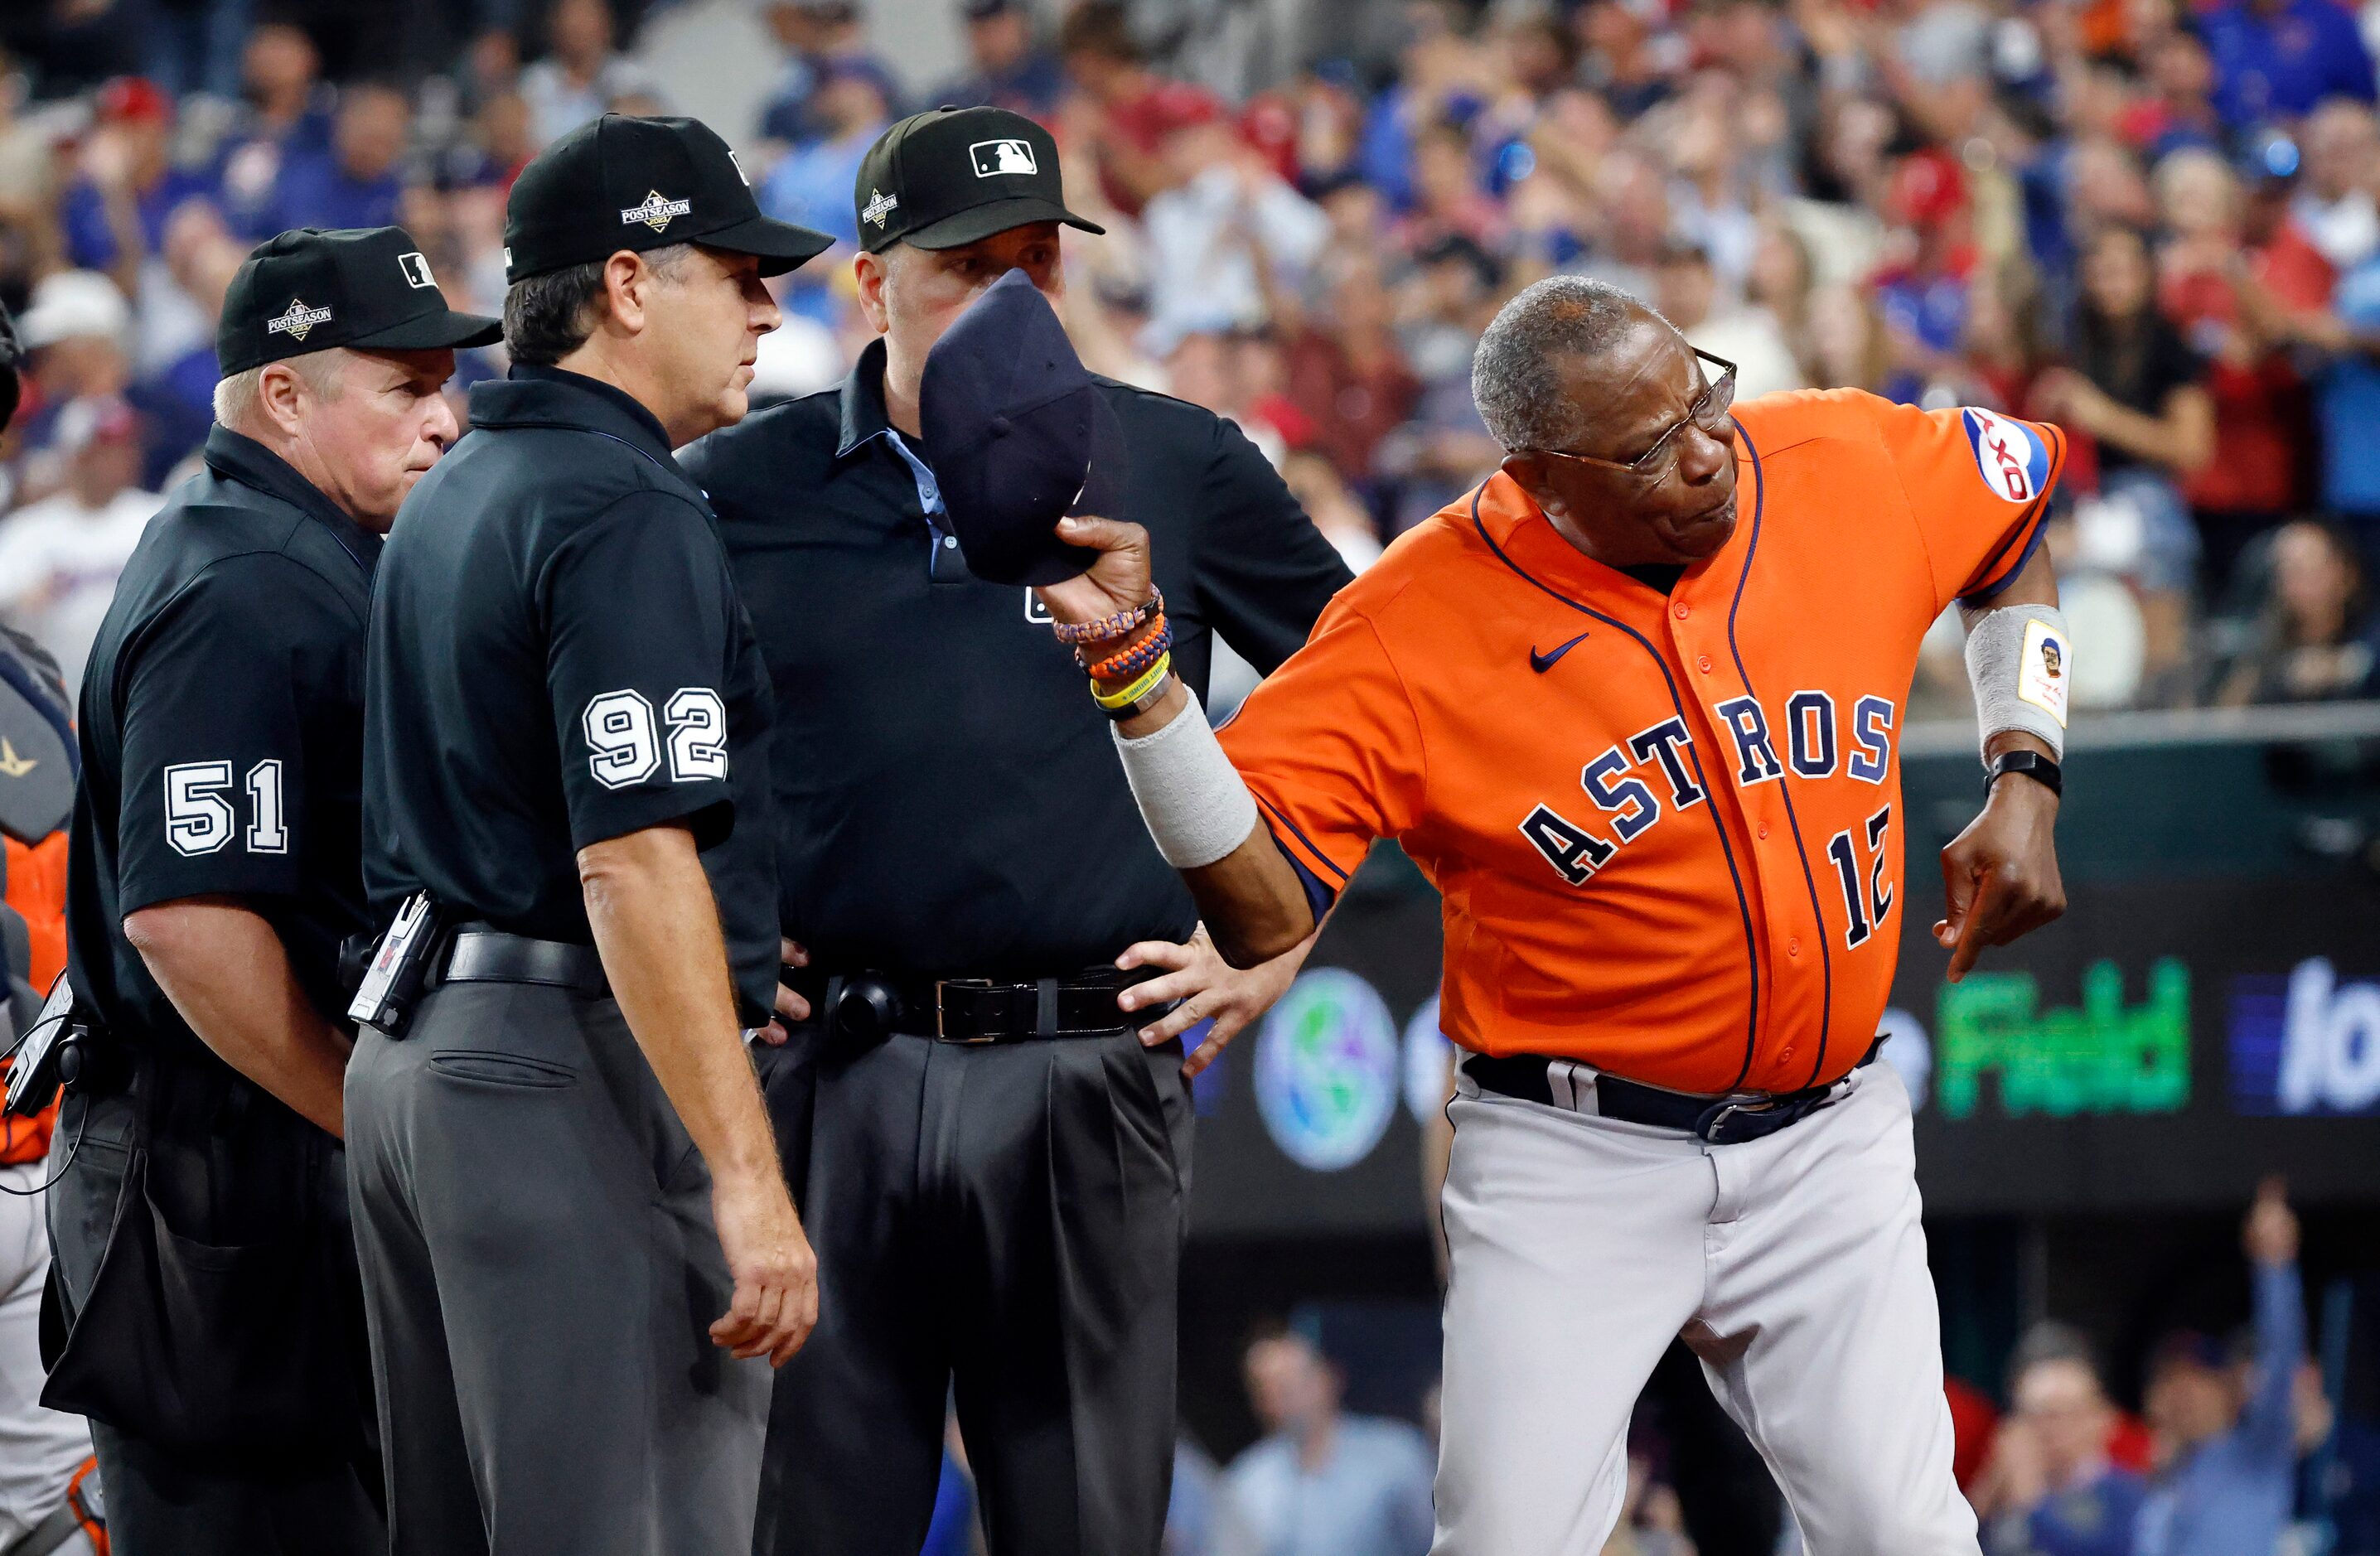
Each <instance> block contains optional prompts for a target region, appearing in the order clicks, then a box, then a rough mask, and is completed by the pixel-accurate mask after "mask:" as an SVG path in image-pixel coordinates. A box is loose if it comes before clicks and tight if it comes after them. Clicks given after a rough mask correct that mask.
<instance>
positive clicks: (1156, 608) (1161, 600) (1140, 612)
mask: <svg viewBox="0 0 2380 1556" xmlns="http://www.w3.org/2000/svg"><path fill="white" fill-rule="evenodd" d="M1162 614H1165V591H1164V590H1161V589H1160V588H1158V587H1157V586H1156V585H1155V584H1153V583H1152V584H1150V585H1149V586H1148V598H1147V599H1146V600H1144V601H1142V602H1140V603H1139V604H1137V605H1135V606H1134V607H1133V608H1132V609H1131V610H1129V611H1118V612H1116V613H1115V614H1113V615H1110V616H1101V617H1100V618H1099V620H1097V621H1087V622H1083V623H1081V624H1079V625H1075V624H1072V623H1068V622H1060V623H1059V624H1058V627H1057V631H1058V641H1060V642H1061V643H1104V642H1107V641H1108V640H1110V639H1111V638H1121V637H1123V636H1124V635H1125V634H1126V633H1128V632H1131V631H1132V630H1133V629H1134V628H1135V627H1137V626H1140V625H1141V624H1142V623H1144V622H1146V621H1147V620H1149V619H1150V618H1151V617H1153V616H1159V615H1162Z"/></svg>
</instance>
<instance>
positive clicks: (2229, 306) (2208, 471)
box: [2157, 225, 2332, 514]
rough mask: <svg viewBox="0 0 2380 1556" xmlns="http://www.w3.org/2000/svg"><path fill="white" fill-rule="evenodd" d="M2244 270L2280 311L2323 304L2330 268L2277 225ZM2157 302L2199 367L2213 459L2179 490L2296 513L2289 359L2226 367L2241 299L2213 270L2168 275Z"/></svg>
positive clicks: (2236, 505) (2301, 416) (2304, 423)
mask: <svg viewBox="0 0 2380 1556" xmlns="http://www.w3.org/2000/svg"><path fill="white" fill-rule="evenodd" d="M2248 265H2249V269H2250V271H2251V272H2252V273H2253V274H2254V275H2255V277H2256V279H2257V280H2259V281H2261V282H2263V283H2264V284H2265V286H2266V287H2267V288H2268V289H2269V290H2270V291H2271V292H2272V294H2273V296H2274V297H2275V298H2277V299H2278V300H2279V301H2280V302H2281V304H2282V305H2283V306H2285V307H2288V308H2291V309H2309V308H2320V307H2322V306H2324V304H2325V303H2326V302H2327V301H2328V300H2329V298H2330V287H2331V281H2332V275H2331V269H2330V265H2329V262H2328V261H2325V259H2324V258H2323V257H2322V255H2321V254H2320V253H2318V252H2316V251H2315V249H2314V247H2313V245H2312V244H2311V243H2309V242H2307V241H2306V239H2305V237H2304V236H2303V235H2302V234H2301V233H2300V232H2299V231H2298V230H2297V228H2296V227H2294V226H2290V225H2284V226H2282V227H2281V228H2280V230H2279V231H2278V232H2277V233H2276V234H2275V236H2274V237H2273V241H2272V242H2271V243H2269V244H2267V245H2265V247H2264V248H2262V249H2254V250H2252V251H2251V253H2250V255H2249V261H2248ZM2157 302H2158V306H2160V307H2161V308H2163V309H2164V310H2165V311H2166V314H2167V316H2168V318H2170V319H2172V320H2173V322H2174V323H2175V325H2176V326H2177V327H2178V328H2179V329H2180V331H2181V332H2182V334H2183V335H2184V336H2185V337H2187V338H2188V339H2189V341H2190V343H2191V344H2192V346H2196V347H2197V348H2198V349H2199V350H2200V351H2201V352H2203V353H2204V354H2205V356H2206V358H2207V359H2208V366H2207V371H2206V389H2207V393H2208V394H2209V395H2212V396H2213V398H2214V401H2215V457H2214V458H2213V459H2212V460H2210V461H2208V462H2207V465H2206V468H2204V469H2203V470H2201V471H2199V472H2198V473H2197V474H2196V475H2195V476H2192V478H2191V479H2190V480H2189V482H2188V484H2187V485H2185V486H2184V487H2183V489H2182V493H2183V495H2184V496H2186V497H2188V498H2189V499H2190V504H2191V506H2192V507H2194V508H2203V509H2206V510H2209V511H2212V512H2218V513H2274V514H2277V513H2284V512H2287V511H2288V510H2289V509H2290V508H2292V507H2294V506H2296V505H2297V502H2298V498H2299V486H2300V481H2299V474H2300V472H2301V470H2302V469H2304V468H2305V466H2306V457H2305V456H2306V453H2307V450H2308V447H2309V440H2310V439H2311V437H2312V435H2313V428H2312V424H2311V422H2310V420H2309V419H2308V407H2307V404H2306V395H2305V384H2304V382H2303V381H2302V380H2301V379H2300V378H2299V376H2298V373H2297V370H2296V369H2295V368H2294V367H2292V366H2291V365H2290V364H2289V358H2288V356H2287V355H2286V354H2284V353H2282V352H2279V351H2266V352H2265V353H2264V354H2263V355H2261V356H2259V357H2257V358H2255V359H2253V360H2251V361H2247V362H2240V361H2234V360H2228V359H2226V358H2225V355H2224V353H2223V350H2222V346H2223V343H2224V341H2225V339H2226V337H2228V335H2229V334H2231V332H2233V331H2234V330H2236V329H2238V328H2239V327H2240V299H2239V296H2238V294H2237V293H2236V292H2235V291H2234V290H2233V289H2232V285H2231V282H2230V280H2229V279H2228V278H2227V277H2226V276H2224V275H2223V274H2220V273H2218V272H2216V271H2211V270H2202V271H2190V272H2182V273H2179V274H2169V275H2168V276H2167V277H2166V278H2165V281H2164V283H2163V284H2162V285H2161V286H2159V287H2158V289H2157Z"/></svg>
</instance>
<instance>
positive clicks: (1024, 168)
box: [967, 140, 1041, 178]
mask: <svg viewBox="0 0 2380 1556" xmlns="http://www.w3.org/2000/svg"><path fill="white" fill-rule="evenodd" d="M967 155H968V156H969V157H971V158H973V159H974V162H975V176H977V177H978V178H996V177H998V176H1001V175H1002V174H1003V173H1038V172H1040V171H1041V164H1038V163H1037V162H1035V161H1034V160H1033V143H1032V142H1031V141H1029V140H978V141H977V142H976V143H975V144H974V145H972V146H969V147H968V148H967Z"/></svg>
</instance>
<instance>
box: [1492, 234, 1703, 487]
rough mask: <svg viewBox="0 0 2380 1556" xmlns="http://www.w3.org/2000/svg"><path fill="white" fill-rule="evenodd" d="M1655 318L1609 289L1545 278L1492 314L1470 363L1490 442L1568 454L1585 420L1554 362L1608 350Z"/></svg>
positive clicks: (1572, 278) (1574, 278) (1579, 278)
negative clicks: (1563, 450)
mask: <svg viewBox="0 0 2380 1556" xmlns="http://www.w3.org/2000/svg"><path fill="white" fill-rule="evenodd" d="M1647 317H1652V318H1658V317H1659V315H1658V314H1656V313H1654V312H1653V310H1651V309H1649V308H1647V307H1645V305H1644V304H1643V303H1641V302H1638V301H1637V300H1636V299H1635V298H1632V297H1630V296H1629V295H1628V294H1627V293H1625V292H1623V291H1621V289H1620V288H1619V287H1617V286H1612V285H1610V284H1609V282H1603V281H1590V280H1588V279H1587V278H1586V277H1585V276H1583V275H1548V276H1547V277H1546V278H1545V279H1544V280H1543V281H1539V282H1537V283H1536V284H1535V285H1534V286H1528V287H1525V288H1524V289H1523V290H1522V292H1521V293H1520V295H1519V296H1517V297H1515V298H1513V299H1512V301H1511V302H1508V303H1506V304H1505V305H1504V306H1503V308H1502V309H1501V310H1500V311H1499V312H1498V313H1497V315H1496V318H1495V321H1494V322H1492V323H1490V324H1489V325H1488V330H1487V333H1486V334H1482V335H1481V336H1480V337H1479V350H1478V352H1477V354H1476V355H1475V356H1474V357H1473V358H1472V359H1471V397H1472V398H1473V399H1474V400H1475V401H1477V402H1478V405H1479V418H1480V419H1481V420H1483V421H1485V422H1487V423H1488V436H1490V437H1492V438H1494V439H1495V440H1496V441H1497V442H1498V443H1500V444H1503V445H1504V446H1505V447H1506V448H1508V449H1521V448H1557V449H1558V448H1569V447H1571V446H1573V445H1574V444H1577V443H1578V442H1579V441H1580V440H1581V439H1583V438H1585V436H1586V432H1587V426H1586V418H1585V416H1584V415H1582V414H1581V413H1580V411H1579V409H1578V407H1576V406H1575V405H1573V404H1572V403H1571V400H1570V397H1569V396H1568V395H1566V394H1565V393H1564V392H1563V386H1562V379H1561V369H1560V359H1563V358H1566V357H1593V356H1595V355H1597V353H1599V352H1602V351H1604V350H1606V349H1608V348H1609V346H1611V344H1612V342H1614V341H1615V340H1617V339H1619V338H1620V335H1621V332H1622V331H1624V330H1626V329H1627V328H1628V327H1629V326H1630V325H1631V324H1633V323H1635V322H1638V321H1640V320H1642V319H1645V318H1647Z"/></svg>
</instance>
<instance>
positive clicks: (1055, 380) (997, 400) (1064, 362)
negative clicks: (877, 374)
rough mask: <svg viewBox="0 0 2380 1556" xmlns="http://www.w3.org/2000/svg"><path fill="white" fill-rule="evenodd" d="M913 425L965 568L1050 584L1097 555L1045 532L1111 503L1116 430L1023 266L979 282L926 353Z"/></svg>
mask: <svg viewBox="0 0 2380 1556" xmlns="http://www.w3.org/2000/svg"><path fill="white" fill-rule="evenodd" d="M917 423H918V431H920V432H923V433H924V434H925V440H926V451H927V453H928V454H929V456H931V457H932V461H933V467H934V479H935V480H936V482H937V483H938V484H939V485H940V486H941V492H942V504H943V506H944V508H946V509H947V510H948V512H949V515H950V520H951V530H952V533H953V534H955V535H956V536H957V537H958V541H959V551H960V553H961V554H963V555H964V556H965V558H966V565H967V571H969V572H971V573H973V574H975V576H976V577H979V578H984V579H988V580H989V581H990V582H992V583H998V584H1048V583H1056V582H1058V581H1059V580H1060V579H1062V578H1071V577H1074V576H1075V574H1077V573H1080V572H1082V571H1083V570H1084V569H1086V568H1087V567H1088V566H1090V565H1091V564H1092V563H1093V562H1094V561H1096V560H1098V557H1099V553H1098V552H1096V551H1093V550H1091V549H1089V548H1087V547H1085V546H1070V545H1068V544H1066V543H1065V542H1064V541H1061V540H1060V539H1058V537H1057V536H1056V534H1054V533H1053V532H1052V531H1053V530H1054V529H1055V527H1056V525H1057V523H1058V519H1059V517H1060V516H1061V515H1062V514H1066V513H1092V514H1100V515H1109V514H1112V513H1114V512H1115V510H1116V504H1117V503H1118V501H1119V499H1120V498H1121V496H1122V494H1123V484H1122V483H1123V466H1124V461H1123V429H1122V427H1121V426H1120V425H1119V424H1118V423H1117V421H1116V418H1115V413H1114V412H1113V411H1112V410H1111V409H1109V408H1108V403H1107V400H1106V398H1105V397H1104V395H1102V394H1101V392H1100V388H1099V381H1098V380H1097V379H1094V378H1093V377H1092V376H1091V374H1090V371H1089V370H1088V369H1087V368H1085V367H1084V366H1083V363H1082V359H1080V358H1078V357H1076V356H1075V347H1074V345H1073V343H1072V342H1070V341H1069V340H1067V338H1066V331H1065V327H1064V326H1063V325H1062V324H1060V323H1059V322H1058V315H1057V312H1056V311H1055V310H1053V309H1051V308H1050V299H1049V298H1045V297H1043V296H1042V295H1041V293H1040V292H1039V290H1038V289H1037V288H1036V287H1035V286H1034V285H1033V281H1032V278H1031V277H1030V276H1028V275H1026V274H1025V272H1023V271H1021V270H1012V271H1010V272H1009V273H1008V274H1005V275H1003V276H1002V277H1001V278H1000V279H999V280H997V281H995V282H993V283H992V284H991V285H990V286H987V287H985V288H984V291H983V295H982V296H981V297H978V298H976V299H975V301H974V302H972V303H970V304H969V305H968V306H967V310H966V311H965V312H964V313H962V314H960V315H959V316H958V318H957V319H955V320H953V322H952V323H951V327H950V328H949V329H948V330H945V331H944V332H943V333H942V338H941V339H940V340H938V341H936V342H935V343H934V347H933V349H932V350H930V351H929V352H927V353H926V368H925V372H924V374H923V380H922V382H921V383H920V384H919V385H918V393H917Z"/></svg>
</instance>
